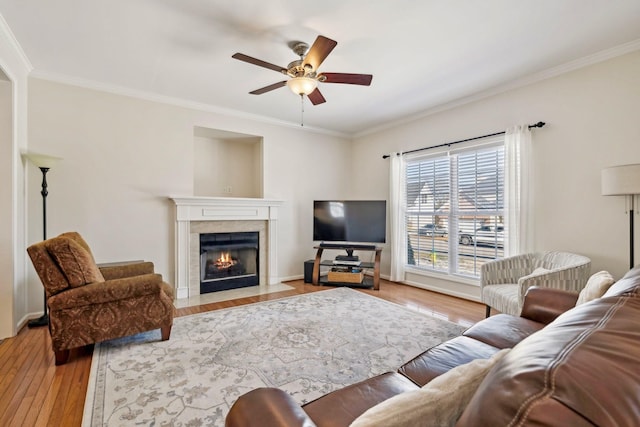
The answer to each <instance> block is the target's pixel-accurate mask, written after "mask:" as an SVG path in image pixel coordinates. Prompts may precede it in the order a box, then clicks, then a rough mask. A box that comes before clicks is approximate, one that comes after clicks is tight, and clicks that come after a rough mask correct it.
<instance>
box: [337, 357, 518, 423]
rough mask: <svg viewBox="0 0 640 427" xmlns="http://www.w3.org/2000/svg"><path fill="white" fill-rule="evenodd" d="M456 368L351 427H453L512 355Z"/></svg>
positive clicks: (373, 410)
mask: <svg viewBox="0 0 640 427" xmlns="http://www.w3.org/2000/svg"><path fill="white" fill-rule="evenodd" d="M509 351H510V350H509V349H504V350H501V351H499V352H497V353H496V354H494V355H493V356H492V357H490V358H489V359H476V360H474V361H472V362H469V363H465V364H464V365H460V366H457V367H455V368H453V369H451V370H450V371H449V372H447V373H445V374H442V375H440V376H439V377H436V378H435V379H434V380H433V381H431V382H429V383H428V384H427V385H425V386H423V387H422V388H421V389H418V390H415V391H408V392H406V393H402V394H399V395H397V396H394V397H392V398H390V399H388V400H385V401H384V402H382V403H380V404H378V405H376V406H374V407H372V408H370V409H369V410H367V411H366V412H365V413H364V414H362V415H361V416H359V417H358V418H357V419H356V420H355V421H354V422H353V423H352V424H351V426H350V427H379V426H385V427H415V426H420V425H430V426H439V427H447V426H450V427H453V425H454V424H455V423H456V421H458V418H460V415H461V414H462V411H464V408H465V407H466V406H467V403H468V402H469V400H471V397H472V396H473V394H474V393H475V392H476V389H477V388H478V386H479V385H480V383H481V382H482V380H483V379H484V377H485V375H487V373H488V372H489V371H490V370H491V368H493V366H494V365H495V364H496V363H497V362H498V361H499V360H500V359H501V358H502V357H504V355H505V354H506V353H507V352H509Z"/></svg>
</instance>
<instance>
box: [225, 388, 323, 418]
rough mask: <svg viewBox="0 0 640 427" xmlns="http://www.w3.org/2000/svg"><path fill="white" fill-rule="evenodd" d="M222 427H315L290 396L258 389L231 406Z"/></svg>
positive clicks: (272, 390)
mask: <svg viewBox="0 0 640 427" xmlns="http://www.w3.org/2000/svg"><path fill="white" fill-rule="evenodd" d="M224 425H225V427H251V426H259V427H280V426H282V427H296V426H298V427H316V425H315V423H314V422H313V421H311V418H309V416H308V415H307V413H306V412H304V410H303V409H302V408H301V407H300V405H298V404H297V403H296V402H295V401H294V400H293V398H292V397H291V396H289V395H288V394H287V393H285V392H284V391H282V390H280V389H277V388H258V389H255V390H252V391H250V392H249V393H247V394H244V395H242V396H240V398H239V399H238V400H237V401H236V403H234V404H233V406H232V407H231V410H230V411H229V414H228V415H227V418H226V420H225V423H224Z"/></svg>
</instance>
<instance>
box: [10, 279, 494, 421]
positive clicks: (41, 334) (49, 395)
mask: <svg viewBox="0 0 640 427" xmlns="http://www.w3.org/2000/svg"><path fill="white" fill-rule="evenodd" d="M287 285H290V286H292V288H293V289H290V290H286V291H282V292H276V293H272V294H263V295H256V296H253V297H246V298H239V299H235V300H230V301H222V302H216V303H210V304H203V305H199V306H193V307H184V308H180V309H177V310H176V316H178V317H179V316H189V315H193V314H198V313H203V312H207V311H211V310H220V309H224V308H231V307H238V306H242V305H246V304H254V303H257V302H261V301H270V300H274V299H279V298H285V297H291V296H294V295H300V294H306V293H312V292H319V291H322V290H326V289H332V287H327V286H314V285H311V284H308V283H303V282H302V280H296V281H292V282H287ZM358 291H360V292H363V293H367V294H369V295H373V296H376V297H378V298H382V299H385V300H388V301H391V302H394V303H396V304H399V305H402V306H404V307H407V308H409V309H411V310H414V311H418V312H421V313H425V314H429V315H431V316H435V317H439V318H441V319H446V320H449V321H452V322H455V323H458V324H460V325H463V326H470V325H472V324H473V323H475V322H477V321H479V320H481V319H483V318H484V306H483V305H482V304H479V303H475V302H471V301H466V300H462V299H459V298H455V297H451V296H447V295H442V294H438V293H436V292H431V291H427V290H424V289H419V288H415V287H411V286H406V285H400V284H397V283H391V282H387V281H385V280H382V281H381V285H380V290H379V291H373V290H367V289H358ZM92 353H93V346H87V347H83V348H80V349H74V350H72V351H71V354H70V357H69V361H68V362H67V363H66V364H65V365H61V366H55V364H54V356H53V351H52V350H51V338H50V336H49V332H48V330H47V329H46V328H34V329H29V328H23V329H22V330H21V331H20V332H19V333H18V335H17V336H15V337H13V338H8V339H5V340H4V341H3V342H2V343H0V425H1V426H5V425H7V426H12V425H16V426H18V425H22V426H43V427H45V426H46V427H54V426H63V427H74V426H80V425H81V424H82V415H83V410H84V401H85V396H86V392H87V385H88V381H89V373H90V371H91V357H92Z"/></svg>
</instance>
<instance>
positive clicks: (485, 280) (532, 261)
mask: <svg viewBox="0 0 640 427" xmlns="http://www.w3.org/2000/svg"><path fill="white" fill-rule="evenodd" d="M590 274H591V260H590V259H589V258H587V257H585V256H582V255H577V254H572V253H568V252H539V253H531V254H524V255H517V256H513V257H509V258H504V259H499V260H495V261H490V262H488V263H486V264H484V265H483V266H482V268H481V270H480V296H481V298H482V302H483V304H485V305H486V306H487V317H489V315H490V314H491V308H494V309H496V310H498V311H500V312H501V313H507V314H512V315H514V316H519V315H520V311H521V310H522V304H523V302H524V295H525V294H526V293H527V289H529V288H530V287H531V286H539V287H545V288H555V289H563V290H567V291H575V292H580V290H582V288H583V287H584V285H585V284H586V283H587V280H588V279H589V275H590Z"/></svg>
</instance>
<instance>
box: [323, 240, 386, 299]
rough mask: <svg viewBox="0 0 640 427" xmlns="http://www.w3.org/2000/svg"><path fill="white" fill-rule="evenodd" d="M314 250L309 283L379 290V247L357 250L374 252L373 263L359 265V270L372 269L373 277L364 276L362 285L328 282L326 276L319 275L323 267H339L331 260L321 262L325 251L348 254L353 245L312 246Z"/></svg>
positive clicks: (380, 250) (380, 249)
mask: <svg viewBox="0 0 640 427" xmlns="http://www.w3.org/2000/svg"><path fill="white" fill-rule="evenodd" d="M314 249H316V258H315V260H314V262H313V275H312V277H311V283H313V284H314V285H321V284H322V285H329V286H353V287H367V288H371V287H373V289H374V290H376V291H377V290H379V289H380V256H381V254H382V248H381V247H379V246H367V247H366V248H358V249H357V250H359V251H363V252H367V251H369V252H375V261H374V262H362V263H360V266H359V267H360V268H362V269H372V268H373V276H367V275H365V277H364V279H363V281H362V283H346V282H329V281H328V278H327V276H326V275H324V274H321V270H322V268H323V267H336V266H339V265H340V264H339V263H334V261H333V260H324V261H323V260H322V253H323V252H324V250H325V249H344V250H345V251H347V253H349V251H353V249H354V247H353V245H350V244H348V243H345V244H334V245H332V246H331V247H330V248H327V247H326V246H322V245H319V246H314Z"/></svg>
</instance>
